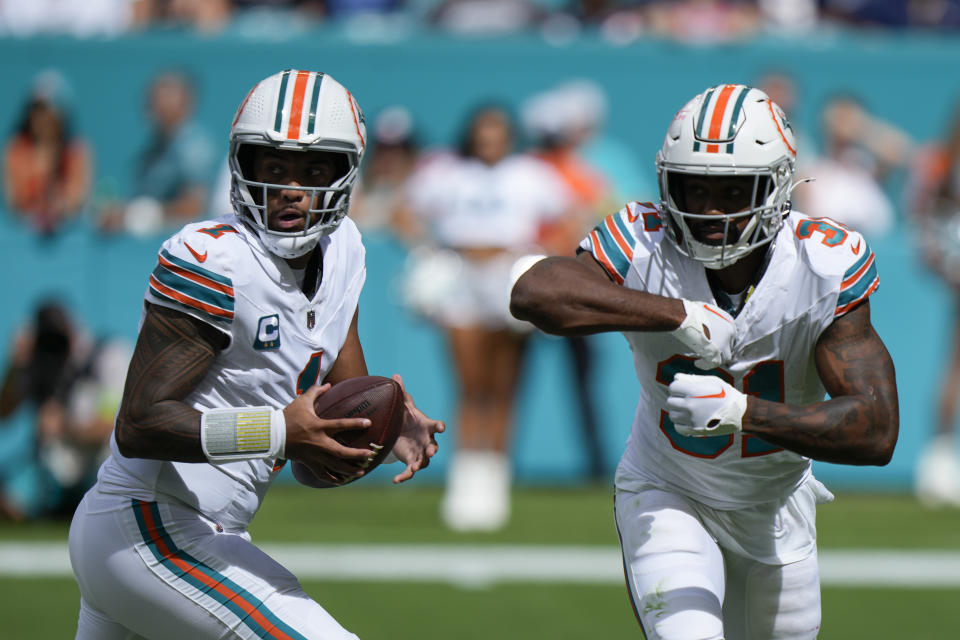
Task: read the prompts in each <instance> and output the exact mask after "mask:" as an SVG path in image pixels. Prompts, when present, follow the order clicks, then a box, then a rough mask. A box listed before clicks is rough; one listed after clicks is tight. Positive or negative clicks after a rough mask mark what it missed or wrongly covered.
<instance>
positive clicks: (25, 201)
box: [3, 70, 93, 234]
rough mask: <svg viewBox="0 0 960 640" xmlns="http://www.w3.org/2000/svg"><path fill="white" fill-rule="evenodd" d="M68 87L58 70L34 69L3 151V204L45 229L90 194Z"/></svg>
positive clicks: (87, 158) (86, 154)
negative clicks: (22, 103) (27, 90)
mask: <svg viewBox="0 0 960 640" xmlns="http://www.w3.org/2000/svg"><path fill="white" fill-rule="evenodd" d="M69 91H70V89H69V87H68V86H67V84H66V80H65V79H64V78H63V76H62V75H60V73H59V72H57V71H52V70H51V71H44V72H42V73H41V74H39V75H38V76H37V78H36V79H35V80H34V84H33V88H32V90H31V93H30V96H29V98H28V99H27V101H26V104H25V106H24V108H23V111H22V115H21V116H20V119H19V121H18V123H17V125H16V128H15V129H14V131H13V135H12V137H11V138H10V140H9V142H8V143H7V146H6V149H5V151H4V157H3V177H4V185H3V186H4V193H5V196H6V198H5V199H6V206H7V208H8V209H9V210H10V211H11V212H13V213H14V214H15V215H16V216H18V217H20V218H22V219H23V220H25V221H26V222H27V223H28V224H29V225H30V226H32V227H33V228H34V229H36V230H37V231H39V232H40V233H44V234H48V233H53V232H54V231H56V230H57V229H59V228H60V226H61V225H62V224H63V223H64V222H66V221H67V220H69V219H71V218H73V217H75V216H77V215H78V214H79V213H80V212H81V210H82V209H83V207H84V205H85V204H86V202H87V198H88V197H89V195H90V179H91V173H92V171H93V170H92V166H91V165H92V159H91V153H90V151H89V149H88V146H87V143H86V142H85V141H84V140H83V139H82V138H81V137H80V136H79V135H76V134H75V133H74V131H73V129H72V127H71V123H70V114H69V110H70V105H69Z"/></svg>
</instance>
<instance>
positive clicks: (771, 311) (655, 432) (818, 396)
mask: <svg viewBox="0 0 960 640" xmlns="http://www.w3.org/2000/svg"><path fill="white" fill-rule="evenodd" d="M663 224H664V223H663V221H662V219H661V216H660V211H659V209H658V208H657V207H656V206H655V205H653V204H650V203H636V202H635V203H631V204H629V205H628V206H627V207H625V208H624V209H622V210H621V211H620V212H618V213H616V214H613V215H611V216H608V217H607V218H606V219H604V220H603V222H601V223H600V224H598V225H597V226H596V227H595V228H594V229H593V230H592V231H591V232H590V233H589V234H588V235H587V237H586V238H584V240H583V241H582V242H581V243H580V248H581V250H585V251H589V252H591V253H592V255H593V256H594V258H596V260H597V261H598V262H599V263H600V264H601V265H603V267H604V268H605V269H606V270H607V272H608V273H609V274H610V276H611V277H612V278H613V279H614V280H615V281H616V282H618V283H620V284H622V285H623V286H626V287H629V288H631V289H637V290H640V291H646V292H649V293H653V294H657V295H662V296H667V297H671V298H687V299H690V300H699V301H704V302H714V303H716V304H718V306H721V307H726V306H728V304H725V303H727V302H728V301H724V300H715V299H714V295H713V293H712V292H711V288H710V285H709V284H708V282H707V277H706V271H705V269H704V267H703V266H702V265H701V264H699V263H698V262H695V261H693V260H691V259H690V258H687V257H686V256H684V255H682V254H681V253H680V252H679V251H678V250H677V248H676V246H675V245H674V244H673V242H672V241H670V240H669V239H667V238H666V237H665V235H664V228H663ZM878 284H879V279H878V276H877V268H876V264H875V259H874V254H873V252H872V251H871V250H870V247H869V246H868V245H867V242H866V240H864V239H863V237H862V236H861V235H860V234H859V233H857V232H856V231H853V230H851V229H848V228H846V227H844V226H843V225H841V224H839V223H837V222H834V221H832V220H829V219H826V218H809V217H807V216H805V215H803V214H801V213H798V212H792V213H790V215H789V216H788V217H787V219H786V220H785V221H784V224H783V227H782V228H781V229H780V231H779V233H778V234H777V237H776V239H775V241H774V245H773V247H772V250H771V254H770V259H769V264H768V266H767V269H766V272H765V273H764V275H763V277H762V279H761V280H760V282H759V283H757V285H756V287H755V288H754V289H753V290H752V292H750V294H749V295H748V297H747V299H746V303H745V304H744V306H743V308H742V309H741V310H740V312H739V313H738V315H737V316H736V324H737V336H736V338H735V341H734V344H733V362H732V363H731V364H730V365H729V366H726V367H722V368H717V369H712V370H710V371H703V370H701V369H698V368H697V367H695V366H694V364H693V361H694V359H695V358H694V354H692V353H691V352H689V350H688V349H687V348H686V347H685V346H684V345H683V344H682V343H681V342H680V341H678V340H677V339H675V338H674V337H673V336H671V335H670V334H669V333H667V332H625V333H624V335H625V337H626V338H627V341H628V342H629V344H630V347H631V349H632V351H633V358H634V366H635V368H636V372H637V377H638V378H639V380H640V401H639V403H638V404H637V409H636V414H635V418H634V423H633V428H632V430H631V433H630V437H629V439H628V442H627V448H626V451H625V453H624V456H623V459H622V460H621V468H620V473H619V474H618V486H621V485H622V486H623V488H625V489H630V488H631V487H630V486H628V485H630V484H631V483H633V484H636V485H637V486H640V485H647V486H649V484H650V483H651V482H653V483H654V484H659V485H662V486H664V487H666V488H668V489H670V490H674V491H680V492H682V493H684V494H686V495H689V496H690V497H692V498H694V499H696V500H699V501H701V502H703V503H705V504H708V505H710V506H713V507H715V508H718V509H735V508H739V507H743V506H749V505H754V504H758V503H762V502H768V501H771V500H775V499H778V498H781V497H782V496H784V495H787V494H788V493H790V492H791V491H792V490H793V489H794V488H795V487H796V486H798V485H799V484H800V483H801V482H803V481H804V480H805V479H806V478H807V477H808V476H809V474H810V460H809V459H808V458H806V457H804V456H801V455H798V454H796V453H792V452H790V451H786V450H783V449H781V448H778V447H775V446H773V445H771V444H769V443H767V442H765V441H763V440H762V439H761V438H758V437H756V436H752V435H748V434H738V435H723V436H712V437H706V438H696V437H689V436H683V435H680V434H679V433H677V431H676V429H674V427H673V424H672V423H671V422H670V418H669V416H668V415H667V410H666V399H667V397H668V395H669V394H668V385H669V384H670V382H671V381H672V380H673V376H674V375H675V374H676V373H692V374H701V375H715V376H718V377H720V378H722V379H724V380H726V381H727V382H729V383H730V384H732V385H733V386H735V387H736V388H737V389H740V390H741V391H743V392H744V393H746V394H748V395H754V396H758V397H760V398H764V399H766V400H772V401H776V402H785V403H787V404H794V405H806V404H811V403H814V402H819V401H821V400H823V399H824V397H825V390H824V388H823V384H822V382H821V381H820V378H819V376H818V374H817V369H816V365H815V362H814V347H815V345H816V342H817V339H818V338H819V337H820V334H821V333H822V332H823V330H824V329H825V328H826V327H827V326H829V325H830V323H831V322H833V320H834V318H836V317H839V316H841V315H843V314H844V313H846V312H847V311H849V310H850V309H852V308H853V307H854V306H856V305H857V304H858V303H859V302H861V301H862V300H864V299H866V298H867V297H868V296H869V295H871V294H872V293H873V292H874V291H875V290H876V289H877V286H878Z"/></svg>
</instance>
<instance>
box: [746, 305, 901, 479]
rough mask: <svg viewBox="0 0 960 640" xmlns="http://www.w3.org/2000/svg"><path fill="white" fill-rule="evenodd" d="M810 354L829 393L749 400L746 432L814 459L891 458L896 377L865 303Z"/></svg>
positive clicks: (896, 425)
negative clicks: (800, 401)
mask: <svg viewBox="0 0 960 640" xmlns="http://www.w3.org/2000/svg"><path fill="white" fill-rule="evenodd" d="M815 359H816V364H817V370H818V372H819V374H820V379H821V380H822V381H823V384H824V388H826V390H827V393H828V394H829V395H830V399H829V400H826V401H824V402H818V403H815V404H812V405H808V406H791V405H785V404H780V403H775V402H767V401H764V400H760V399H758V398H751V399H750V404H749V405H748V409H747V414H746V415H745V416H744V431H746V432H749V433H753V434H755V435H758V436H760V437H762V438H763V439H764V440H766V441H768V442H770V443H772V444H776V445H779V446H782V447H785V448H787V449H790V450H791V451H795V452H797V453H800V454H802V455H805V456H808V457H810V458H813V459H815V460H823V461H826V462H837V463H842V464H875V465H882V464H886V463H887V462H889V460H890V457H891V456H892V455H893V449H894V446H895V445H896V442H897V435H898V430H899V407H898V399H897V387H896V377H895V373H894V368H893V361H892V360H891V358H890V354H889V353H888V352H887V349H886V347H885V346H884V344H883V341H882V340H881V339H880V337H879V336H878V335H877V333H876V331H875V330H874V328H873V326H872V325H871V324H870V307H869V303H868V302H865V303H864V304H862V305H860V307H858V308H857V309H854V310H853V311H851V312H849V313H848V314H846V315H844V316H841V317H840V318H837V319H836V320H835V321H834V322H833V324H832V325H830V327H828V328H827V329H826V331H824V333H823V335H822V336H821V337H820V340H819V342H818V343H817V346H816V352H815Z"/></svg>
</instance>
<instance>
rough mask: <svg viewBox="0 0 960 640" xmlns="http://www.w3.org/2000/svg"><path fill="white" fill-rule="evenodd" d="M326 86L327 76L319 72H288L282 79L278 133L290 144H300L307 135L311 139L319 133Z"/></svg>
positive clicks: (276, 118)
mask: <svg viewBox="0 0 960 640" xmlns="http://www.w3.org/2000/svg"><path fill="white" fill-rule="evenodd" d="M291 82H292V85H293V86H292V88H291V86H290V85H291ZM322 83H323V74H322V73H318V72H316V71H297V70H295V69H287V70H286V71H284V72H283V74H282V75H281V76H280V92H279V95H278V96H277V111H276V115H275V116H274V120H273V129H274V131H276V132H277V133H279V134H280V135H282V136H284V137H286V139H287V140H298V139H299V138H300V136H301V135H302V134H303V133H304V132H306V133H308V134H310V135H312V134H314V133H316V130H317V107H318V105H319V103H320V85H321V84H322ZM308 94H309V99H308V97H307V96H308Z"/></svg>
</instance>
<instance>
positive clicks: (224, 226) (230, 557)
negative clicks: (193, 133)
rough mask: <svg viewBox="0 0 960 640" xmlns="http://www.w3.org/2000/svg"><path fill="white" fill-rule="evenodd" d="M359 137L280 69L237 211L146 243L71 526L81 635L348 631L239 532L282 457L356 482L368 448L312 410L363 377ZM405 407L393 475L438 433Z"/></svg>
mask: <svg viewBox="0 0 960 640" xmlns="http://www.w3.org/2000/svg"><path fill="white" fill-rule="evenodd" d="M365 144H366V140H365V126H364V120H363V115H362V113H361V111H360V107H359V105H358V104H357V102H356V100H355V99H354V98H353V96H352V95H351V94H350V92H349V91H347V90H346V89H345V88H344V87H343V86H342V85H340V84H339V83H338V82H337V81H336V80H334V79H333V78H331V77H330V76H329V75H325V74H323V73H317V72H312V71H295V70H287V71H283V72H281V73H277V74H275V75H272V76H270V77H268V78H266V79H264V80H263V81H261V82H259V83H258V84H257V85H256V86H255V87H254V88H253V89H252V90H251V91H250V92H249V93H248V94H247V97H246V98H245V99H244V100H243V102H242V103H241V104H240V107H239V108H238V110H237V112H236V116H235V117H234V120H233V124H232V127H231V131H230V170H231V174H232V185H231V200H232V202H233V206H234V210H235V213H234V214H233V215H228V216H224V217H221V218H218V219H215V220H208V221H205V222H198V223H195V224H189V225H187V226H186V227H184V228H183V229H182V230H181V231H180V232H178V233H177V234H175V235H174V236H173V237H171V238H170V239H168V240H167V241H166V242H164V243H163V246H162V247H161V248H160V251H159V255H158V257H157V264H156V268H155V269H154V270H153V272H152V273H151V274H150V277H149V282H148V284H147V288H146V293H145V301H144V310H143V314H142V318H141V323H140V334H139V338H138V341H137V345H136V348H135V351H134V354H133V359H132V362H131V365H130V369H129V373H128V376H127V381H126V386H125V389H124V394H123V400H122V403H121V407H120V409H119V411H118V414H117V419H116V425H115V428H114V433H113V438H112V439H111V443H110V444H111V456H110V457H109V458H108V459H107V460H106V462H104V464H103V466H102V467H101V469H100V473H99V477H98V481H97V484H96V485H95V486H94V487H93V488H92V489H91V490H90V491H89V492H88V493H87V495H86V496H85V498H84V500H83V502H82V503H81V505H80V507H79V508H78V509H77V511H76V514H75V516H74V519H73V522H72V524H71V527H70V559H71V563H72V565H73V570H74V574H75V576H76V579H77V582H78V584H79V586H80V594H81V608H80V616H79V622H78V630H77V636H76V637H77V638H78V639H83V640H88V639H89V640H94V639H96V640H111V639H116V640H120V639H121V638H124V639H129V638H191V639H194V638H197V639H201V638H209V639H211V640H212V639H214V638H278V639H281V638H282V639H285V640H291V639H292V640H300V639H309V640H319V639H321V638H322V639H324V640H329V639H348V638H356V636H355V635H354V634H352V633H349V632H348V631H346V630H345V629H344V628H343V627H341V626H340V624H338V623H337V621H336V620H334V619H333V617H332V616H330V614H328V613H327V612H326V611H325V610H324V609H323V608H322V607H321V606H320V605H319V604H318V603H316V602H314V601H313V600H311V599H310V597H309V596H308V595H307V594H306V593H304V591H303V589H302V588H301V587H300V584H299V582H298V581H297V579H296V578H295V577H294V575H293V574H291V573H290V572H289V571H288V570H287V569H286V568H284V567H282V566H281V565H279V564H278V563H277V562H276V561H274V560H273V559H272V558H270V557H269V556H268V555H267V554H265V553H264V552H263V551H261V550H260V549H259V548H257V547H256V546H254V545H253V544H252V543H251V541H250V535H249V533H248V532H247V528H248V525H249V524H250V521H251V520H252V519H253V517H254V515H255V514H256V512H257V509H258V508H259V507H260V504H261V502H262V500H263V499H264V495H265V494H266V492H267V489H268V488H269V487H270V485H271V483H272V482H273V480H274V479H275V478H276V477H277V474H278V473H279V471H280V470H281V469H282V468H283V466H284V464H285V463H286V461H287V460H294V461H299V462H302V463H304V464H306V465H307V466H311V465H323V466H324V467H326V468H327V469H331V470H335V471H337V472H338V473H340V474H341V475H346V476H348V477H357V476H359V475H362V473H363V472H362V471H359V469H361V468H362V462H363V461H364V460H365V459H366V458H367V457H368V456H370V455H372V452H371V451H370V450H367V449H357V448H348V447H345V446H343V445H341V444H339V443H338V442H337V441H336V440H335V439H334V438H333V437H332V436H331V434H332V432H333V431H336V430H343V429H351V428H358V427H361V426H365V425H366V424H367V423H368V421H367V420H366V419H356V418H354V419H342V420H324V419H321V418H318V417H317V415H316V414H315V412H314V409H313V406H314V400H315V399H316V398H317V396H318V395H319V394H322V393H324V392H325V391H326V390H327V389H328V388H329V385H330V384H332V383H336V382H339V381H342V380H345V379H348V378H352V377H356V376H362V375H366V374H367V367H366V363H365V360H364V355H363V349H362V347H361V344H360V340H359V336H358V332H357V302H358V300H359V296H360V290H361V288H362V286H363V282H364V278H365V273H366V271H365V266H364V248H363V245H362V244H361V241H360V234H359V232H358V231H357V228H356V227H355V226H354V224H353V222H352V221H351V220H350V219H349V218H347V217H346V214H347V209H348V206H349V199H350V194H351V190H352V188H353V186H354V184H355V182H356V180H357V173H358V171H359V167H360V162H361V159H362V157H363V152H364V147H365ZM394 378H395V379H396V380H397V381H398V382H401V384H402V381H401V380H400V378H399V376H394ZM406 403H407V417H406V421H405V423H404V427H403V432H402V433H401V435H400V438H399V439H398V440H397V443H396V445H395V446H394V449H393V455H394V456H395V457H396V458H397V459H399V460H400V461H401V462H403V463H404V464H405V467H404V468H403V470H402V471H400V473H398V474H397V475H396V476H395V477H394V482H403V481H405V480H408V479H409V478H411V477H412V476H413V475H414V474H415V473H416V472H417V471H418V470H419V469H422V468H423V467H425V466H427V464H428V463H429V459H430V457H431V456H433V455H434V453H435V452H436V450H437V445H436V441H435V439H434V436H435V435H436V434H437V433H439V432H442V431H443V429H444V425H443V424H442V423H440V422H437V421H435V420H431V419H429V418H428V417H426V416H425V415H424V414H423V413H421V412H420V411H419V410H418V409H417V408H416V407H415V406H414V404H413V402H412V400H411V399H410V397H409V395H407V397H406Z"/></svg>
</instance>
